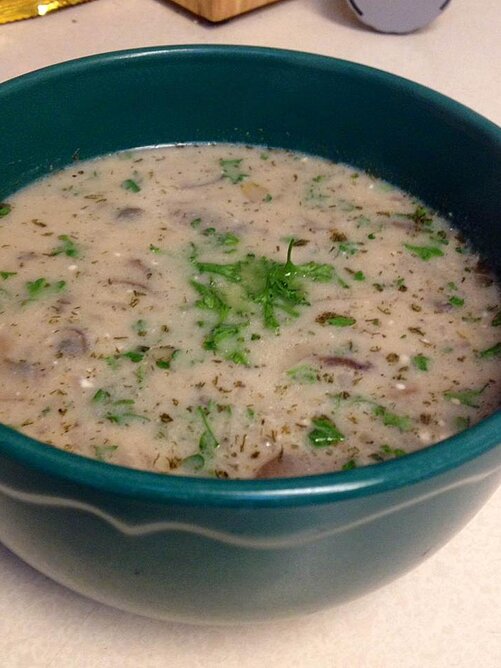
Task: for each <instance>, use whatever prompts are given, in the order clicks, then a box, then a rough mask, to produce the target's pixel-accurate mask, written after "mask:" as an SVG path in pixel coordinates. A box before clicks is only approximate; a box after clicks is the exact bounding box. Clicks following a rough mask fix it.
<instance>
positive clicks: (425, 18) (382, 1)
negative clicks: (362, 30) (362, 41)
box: [347, 0, 451, 33]
mask: <svg viewBox="0 0 501 668" xmlns="http://www.w3.org/2000/svg"><path fill="white" fill-rule="evenodd" d="M450 1H451V0H347V2H348V5H349V6H350V7H351V9H352V10H353V11H354V12H355V13H356V14H357V16H358V18H359V19H360V21H362V22H363V23H366V24H367V25H369V26H371V28H375V30H379V31H380V32H392V33H408V32H413V31H414V30H419V28H424V26H426V25H428V23H431V22H432V21H433V20H434V19H436V18H437V16H438V15H439V14H441V12H443V11H444V9H445V8H446V7H447V5H448V4H449V3H450Z"/></svg>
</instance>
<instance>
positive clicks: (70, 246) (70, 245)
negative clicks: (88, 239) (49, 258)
mask: <svg viewBox="0 0 501 668" xmlns="http://www.w3.org/2000/svg"><path fill="white" fill-rule="evenodd" d="M58 239H59V241H62V244H61V245H60V246H56V248H54V249H53V250H52V251H51V253H50V255H66V256H67V257H79V255H80V252H79V250H78V248H77V246H76V244H75V242H74V241H73V240H72V239H71V238H70V237H69V236H68V235H67V234H60V235H59V236H58Z"/></svg>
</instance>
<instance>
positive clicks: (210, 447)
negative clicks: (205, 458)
mask: <svg viewBox="0 0 501 668" xmlns="http://www.w3.org/2000/svg"><path fill="white" fill-rule="evenodd" d="M197 413H198V415H199V416H200V418H201V420H202V422H203V425H204V427H205V429H204V431H203V432H202V435H201V436H200V440H199V442H198V447H199V448H200V452H201V453H202V454H205V455H212V454H213V452H214V450H215V449H216V448H217V447H218V445H219V441H218V440H217V438H216V437H215V435H214V432H213V431H212V428H211V426H210V424H209V421H208V419H207V416H208V414H209V411H208V409H207V408H205V407H203V406H198V407H197Z"/></svg>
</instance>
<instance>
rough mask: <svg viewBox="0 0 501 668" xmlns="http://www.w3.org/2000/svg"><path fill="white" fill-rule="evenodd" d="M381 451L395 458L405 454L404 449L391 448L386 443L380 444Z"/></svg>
mask: <svg viewBox="0 0 501 668" xmlns="http://www.w3.org/2000/svg"><path fill="white" fill-rule="evenodd" d="M381 452H382V453H383V454H384V455H387V456H389V457H395V458H398V457H403V456H404V455H406V454H407V453H406V451H405V450H402V448H391V447H390V446H389V445H387V444H384V445H382V446H381Z"/></svg>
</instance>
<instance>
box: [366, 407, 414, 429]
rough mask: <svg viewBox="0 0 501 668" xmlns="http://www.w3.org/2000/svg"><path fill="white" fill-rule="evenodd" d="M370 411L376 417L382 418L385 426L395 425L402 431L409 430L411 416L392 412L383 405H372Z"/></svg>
mask: <svg viewBox="0 0 501 668" xmlns="http://www.w3.org/2000/svg"><path fill="white" fill-rule="evenodd" d="M372 412H373V413H374V415H375V416H376V417H379V418H382V420H383V424H384V426H385V427H395V428H396V429H398V430H399V431H402V432H404V431H409V430H410V429H411V428H412V420H411V418H409V417H407V416H406V415H397V414H396V413H392V412H391V411H389V410H388V409H387V408H385V407H384V406H379V405H378V406H374V408H373V411H372Z"/></svg>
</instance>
